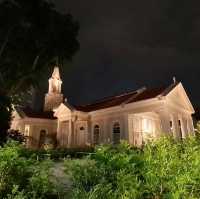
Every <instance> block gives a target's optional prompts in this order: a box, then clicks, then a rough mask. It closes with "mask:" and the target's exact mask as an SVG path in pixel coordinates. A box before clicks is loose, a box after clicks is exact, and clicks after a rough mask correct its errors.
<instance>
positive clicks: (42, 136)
mask: <svg viewBox="0 0 200 199" xmlns="http://www.w3.org/2000/svg"><path fill="white" fill-rule="evenodd" d="M46 137H47V132H46V130H41V131H40V140H39V147H40V148H43V146H44V144H45V141H46Z"/></svg>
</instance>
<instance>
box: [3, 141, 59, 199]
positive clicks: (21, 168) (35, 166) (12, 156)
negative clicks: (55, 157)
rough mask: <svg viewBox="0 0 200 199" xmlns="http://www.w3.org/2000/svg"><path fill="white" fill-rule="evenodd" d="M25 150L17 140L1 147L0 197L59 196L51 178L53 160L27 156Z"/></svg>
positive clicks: (28, 198) (18, 198)
mask: <svg viewBox="0 0 200 199" xmlns="http://www.w3.org/2000/svg"><path fill="white" fill-rule="evenodd" d="M24 151H25V149H24V148H23V147H22V146H21V145H20V144H18V143H17V142H8V143H7V144H6V145H5V146H4V147H1V148H0V198H8V199H11V198H12V199H32V198H33V199H36V198H58V192H57V191H56V190H55V186H54V184H53V183H52V182H51V180H50V179H51V168H52V162H50V161H49V160H48V161H47V160H45V161H40V162H39V161H36V159H34V158H32V157H31V156H30V157H29V158H27V157H26V156H24V154H25V152H24Z"/></svg>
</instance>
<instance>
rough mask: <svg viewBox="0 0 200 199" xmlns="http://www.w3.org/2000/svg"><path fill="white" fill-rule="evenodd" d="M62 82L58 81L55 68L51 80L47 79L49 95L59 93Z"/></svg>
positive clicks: (57, 73) (57, 71)
mask: <svg viewBox="0 0 200 199" xmlns="http://www.w3.org/2000/svg"><path fill="white" fill-rule="evenodd" d="M61 85H62V80H61V79H60V72H59V68H58V67H57V66H55V67H54V70H53V73H52V76H51V78H50V79H49V94H52V93H55V94H56V93H57V94H60V93H61Z"/></svg>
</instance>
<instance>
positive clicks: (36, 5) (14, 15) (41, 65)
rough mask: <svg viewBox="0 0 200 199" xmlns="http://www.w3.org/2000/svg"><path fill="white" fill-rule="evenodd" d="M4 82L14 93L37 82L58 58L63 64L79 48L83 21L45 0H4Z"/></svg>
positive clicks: (0, 12)
mask: <svg viewBox="0 0 200 199" xmlns="http://www.w3.org/2000/svg"><path fill="white" fill-rule="evenodd" d="M0 27H1V29H0V84H1V85H2V87H3V89H4V91H6V93H7V94H8V95H10V96H12V95H14V94H16V93H19V92H20V91H22V90H23V91H24V90H25V89H28V88H29V87H30V85H33V84H37V83H38V81H39V78H38V77H39V75H41V74H42V73H44V71H46V69H47V68H48V67H49V66H50V63H52V62H53V61H54V60H55V58H57V59H58V62H59V63H60V64H61V63H63V62H64V61H66V60H71V59H72V57H73V55H74V54H75V52H76V51H77V50H78V49H79V42H78V40H77V36H78V30H79V25H78V23H77V22H76V21H75V20H74V19H73V17H72V16H71V15H70V14H62V13H59V12H58V11H57V10H56V9H55V6H54V4H52V3H50V2H49V1H45V0H29V1H27V0H4V1H3V2H2V3H0Z"/></svg>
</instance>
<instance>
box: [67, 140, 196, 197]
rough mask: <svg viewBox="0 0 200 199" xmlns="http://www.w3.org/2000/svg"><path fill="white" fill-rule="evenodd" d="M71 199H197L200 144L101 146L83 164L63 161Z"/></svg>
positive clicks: (164, 142)
mask: <svg viewBox="0 0 200 199" xmlns="http://www.w3.org/2000/svg"><path fill="white" fill-rule="evenodd" d="M66 171H68V172H69V171H70V172H71V176H72V180H73V187H74V188H73V194H72V195H73V196H72V198H74V199H76V198H77V199H79V198H84V199H87V198H88V199H99V198H103V199H134V198H135V199H137V198H138V199H141V198H152V199H161V198H169V199H179V198H180V199H188V198H190V199H194V198H200V141H199V139H198V137H189V138H187V139H184V140H179V141H178V140H174V139H172V138H166V137H164V138H161V139H160V140H157V141H153V142H151V143H148V144H147V145H146V146H144V148H143V149H135V148H131V147H130V146H129V145H127V144H126V143H122V144H121V145H119V146H116V147H112V146H101V147H99V148H97V149H96V153H95V154H94V155H92V156H90V157H88V158H87V159H85V160H84V161H82V162H80V161H66Z"/></svg>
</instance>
